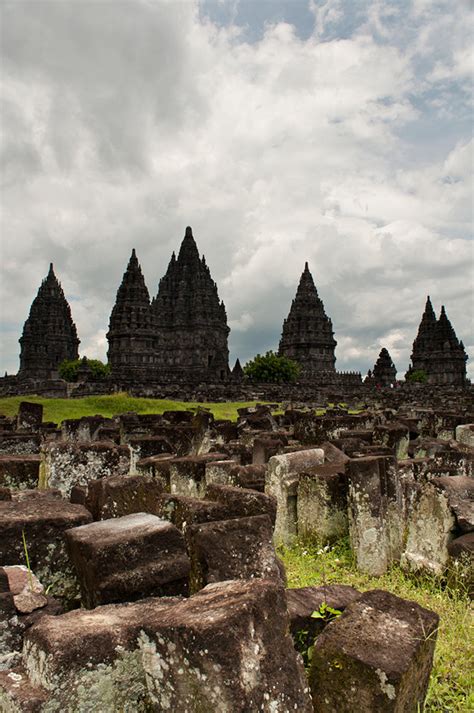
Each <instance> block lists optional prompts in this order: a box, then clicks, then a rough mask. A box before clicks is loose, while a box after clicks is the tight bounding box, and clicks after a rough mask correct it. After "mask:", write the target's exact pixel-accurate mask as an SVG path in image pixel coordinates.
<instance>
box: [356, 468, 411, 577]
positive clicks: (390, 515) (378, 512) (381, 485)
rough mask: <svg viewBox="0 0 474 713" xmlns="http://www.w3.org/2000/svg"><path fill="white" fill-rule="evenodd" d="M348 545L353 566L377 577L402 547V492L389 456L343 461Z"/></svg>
mask: <svg viewBox="0 0 474 713" xmlns="http://www.w3.org/2000/svg"><path fill="white" fill-rule="evenodd" d="M347 474H348V476H349V490H348V505H349V508H348V512H349V534H350V538H351V546H352V549H353V551H354V554H355V556H356V560H357V567H358V568H359V569H360V570H361V571H362V572H366V573H367V574H371V575H374V576H380V575H381V574H383V573H384V572H386V570H387V567H388V566H389V565H390V564H391V563H392V562H396V561H399V559H400V555H401V551H402V547H403V532H404V524H405V523H404V517H403V508H402V491H401V486H400V481H399V479H398V477H397V471H396V464H395V460H394V459H393V458H391V457H381V456H368V457H364V458H354V459H351V461H350V462H349V463H348V464H347Z"/></svg>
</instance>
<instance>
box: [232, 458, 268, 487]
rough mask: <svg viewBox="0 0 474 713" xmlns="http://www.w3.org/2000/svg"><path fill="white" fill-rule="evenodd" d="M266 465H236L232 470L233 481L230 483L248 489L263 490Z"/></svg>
mask: <svg viewBox="0 0 474 713" xmlns="http://www.w3.org/2000/svg"><path fill="white" fill-rule="evenodd" d="M266 474H267V467H266V466H265V465H251V464H249V465H237V466H235V468H234V469H233V471H232V477H233V480H234V482H233V483H232V485H236V486H239V487H240V488H247V489H248V490H258V492H259V493H263V492H264V491H265V478H266Z"/></svg>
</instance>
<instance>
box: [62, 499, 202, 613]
mask: <svg viewBox="0 0 474 713" xmlns="http://www.w3.org/2000/svg"><path fill="white" fill-rule="evenodd" d="M66 540H67V545H68V550H69V553H70V556H71V560H72V562H73V563H74V567H75V569H76V572H77V576H78V578H79V581H80V585H81V592H82V599H83V603H84V605H85V606H86V607H88V608H93V607H95V606H98V605H99V604H107V603H109V602H123V601H132V600H134V599H139V598H141V597H150V596H166V595H173V594H186V593H187V591H188V575H189V570H190V563H189V557H188V555H187V554H186V549H185V546H184V540H183V536H182V534H181V533H180V531H179V530H178V529H177V528H176V527H174V525H172V524H171V523H169V522H167V521H166V520H161V519H160V518H158V517H156V516H155V515H149V514H147V513H136V514H133V515H127V516H125V517H119V518H113V519H110V520H102V521H100V522H94V523H91V524H90V525H84V526H83V527H76V528H73V529H71V530H69V531H68V532H67V533H66Z"/></svg>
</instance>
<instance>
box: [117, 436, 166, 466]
mask: <svg viewBox="0 0 474 713" xmlns="http://www.w3.org/2000/svg"><path fill="white" fill-rule="evenodd" d="M128 444H129V446H130V473H131V474H133V475H134V474H135V473H136V472H137V470H136V466H137V462H138V461H139V460H141V459H143V458H150V457H151V456H159V455H164V454H172V453H173V448H172V445H171V443H170V442H169V440H168V439H167V438H165V437H164V436H134V437H133V438H130V439H129V442H128Z"/></svg>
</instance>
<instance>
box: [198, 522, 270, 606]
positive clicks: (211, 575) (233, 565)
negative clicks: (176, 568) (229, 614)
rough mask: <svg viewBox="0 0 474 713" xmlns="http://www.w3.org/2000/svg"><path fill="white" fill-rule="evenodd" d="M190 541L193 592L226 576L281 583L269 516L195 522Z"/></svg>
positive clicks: (228, 577) (225, 578) (227, 577)
mask: <svg viewBox="0 0 474 713" xmlns="http://www.w3.org/2000/svg"><path fill="white" fill-rule="evenodd" d="M187 540H188V543H189V552H190V556H191V588H192V591H194V592H195V591H198V590H199V589H201V588H202V587H204V586H205V585H206V584H210V583H212V582H221V581H224V580H227V579H253V578H255V577H263V578H267V579H275V580H277V581H280V582H281V574H280V568H279V565H278V562H277V558H276V554H275V549H274V547H273V543H272V526H271V522H270V519H269V517H268V516H267V515H256V516H253V517H240V518H237V519H233V520H222V521H216V522H208V523H201V524H199V525H192V526H191V527H190V528H189V530H188V533H187Z"/></svg>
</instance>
